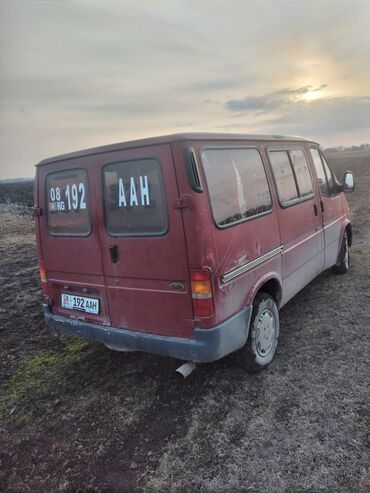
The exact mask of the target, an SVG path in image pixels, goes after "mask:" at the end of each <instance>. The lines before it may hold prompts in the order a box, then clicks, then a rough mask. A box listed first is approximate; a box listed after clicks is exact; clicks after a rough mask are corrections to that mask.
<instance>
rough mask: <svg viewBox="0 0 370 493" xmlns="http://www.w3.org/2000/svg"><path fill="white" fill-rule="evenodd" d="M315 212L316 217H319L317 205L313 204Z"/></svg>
mask: <svg viewBox="0 0 370 493" xmlns="http://www.w3.org/2000/svg"><path fill="white" fill-rule="evenodd" d="M313 210H314V211H315V216H317V214H318V211H317V205H316V204H313Z"/></svg>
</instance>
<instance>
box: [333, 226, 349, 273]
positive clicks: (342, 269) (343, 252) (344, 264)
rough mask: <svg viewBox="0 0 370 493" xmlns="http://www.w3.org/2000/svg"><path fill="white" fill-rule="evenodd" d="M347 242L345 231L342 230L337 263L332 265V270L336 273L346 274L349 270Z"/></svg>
mask: <svg viewBox="0 0 370 493" xmlns="http://www.w3.org/2000/svg"><path fill="white" fill-rule="evenodd" d="M349 263H350V256H349V244H348V234H347V231H345V232H344V235H343V240H342V245H341V247H340V251H339V255H338V260H337V263H336V264H335V265H334V272H336V273H337V274H346V273H347V272H348V271H349Z"/></svg>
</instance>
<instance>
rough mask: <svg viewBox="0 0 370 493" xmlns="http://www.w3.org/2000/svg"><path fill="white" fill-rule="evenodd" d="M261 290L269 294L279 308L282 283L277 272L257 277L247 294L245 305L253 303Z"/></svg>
mask: <svg viewBox="0 0 370 493" xmlns="http://www.w3.org/2000/svg"><path fill="white" fill-rule="evenodd" d="M261 292H265V293H267V294H269V295H270V296H271V297H272V298H273V299H274V300H275V303H276V305H277V307H278V308H279V306H280V303H281V300H282V285H281V281H280V278H279V276H278V274H277V273H270V274H267V275H266V276H264V277H262V278H261V279H259V281H258V282H257V283H256V284H255V285H254V286H253V288H252V289H251V291H250V293H249V295H248V299H247V305H251V304H253V301H254V299H255V297H256V296H257V294H258V293H261Z"/></svg>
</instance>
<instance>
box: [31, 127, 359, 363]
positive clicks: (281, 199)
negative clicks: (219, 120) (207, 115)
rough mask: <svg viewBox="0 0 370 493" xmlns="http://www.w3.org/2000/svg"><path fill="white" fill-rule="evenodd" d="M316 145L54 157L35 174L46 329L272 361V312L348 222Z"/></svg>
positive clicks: (341, 261)
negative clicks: (235, 353) (47, 327)
mask: <svg viewBox="0 0 370 493" xmlns="http://www.w3.org/2000/svg"><path fill="white" fill-rule="evenodd" d="M353 189H354V178H353V175H352V173H351V172H346V174H345V176H344V178H343V181H342V182H339V181H338V179H337V178H336V177H335V175H334V173H333V171H332V170H331V169H330V166H329V165H328V164H327V162H326V160H325V157H324V155H323V153H322V151H321V150H320V146H319V144H318V143H316V142H313V141H310V140H305V139H303V138H297V137H281V136H259V135H258V136H257V135H229V134H202V133H199V134H197V133H195V134H179V135H170V136H165V137H156V138H150V139H143V140H136V141H132V142H125V143H121V144H114V145H109V146H106V147H98V148H95V149H88V150H85V151H79V152H74V153H71V154H65V155H62V156H57V157H54V158H50V159H47V160H44V161H42V162H40V163H39V164H38V165H37V172H36V191H35V216H36V217H35V219H36V231H37V243H38V255H39V266H40V274H41V281H42V287H43V296H44V305H43V306H44V313H45V319H46V323H47V325H48V326H49V327H50V328H52V329H55V330H58V331H62V332H67V333H70V334H74V335H76V336H80V337H83V338H87V339H92V340H95V341H99V342H101V343H103V344H105V345H106V346H107V347H109V348H111V349H115V350H121V351H145V352H150V353H156V354H161V355H167V356H171V357H174V358H178V359H181V360H186V361H191V362H210V361H215V360H217V359H219V358H222V357H224V356H226V355H228V354H229V353H233V352H236V351H237V352H238V353H237V354H238V359H241V360H242V361H245V364H246V365H247V366H248V367H251V368H262V367H264V366H266V365H267V364H269V363H270V362H271V361H272V359H273V357H274V355H275V352H276V348H277V344H278V338H279V309H280V308H281V307H282V306H284V305H285V304H286V303H287V302H288V301H289V300H291V298H293V296H294V295H295V294H296V293H297V292H298V291H300V290H301V289H302V288H303V287H304V286H306V285H307V284H308V283H309V282H310V281H312V279H314V278H315V277H316V276H318V275H319V274H320V273H321V272H323V271H324V270H325V269H328V268H331V267H332V268H334V270H335V271H336V272H338V273H345V272H347V271H348V269H349V263H350V256H349V247H350V246H351V243H352V227H351V220H350V215H349V211H348V205H347V200H346V198H345V195H344V193H343V192H346V191H352V190H353Z"/></svg>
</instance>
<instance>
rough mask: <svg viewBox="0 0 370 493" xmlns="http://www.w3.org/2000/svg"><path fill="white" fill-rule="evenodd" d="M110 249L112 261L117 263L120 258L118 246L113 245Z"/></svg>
mask: <svg viewBox="0 0 370 493" xmlns="http://www.w3.org/2000/svg"><path fill="white" fill-rule="evenodd" d="M109 251H110V259H111V261H112V264H116V263H117V260H118V246H117V245H111V246H110V247H109Z"/></svg>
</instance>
